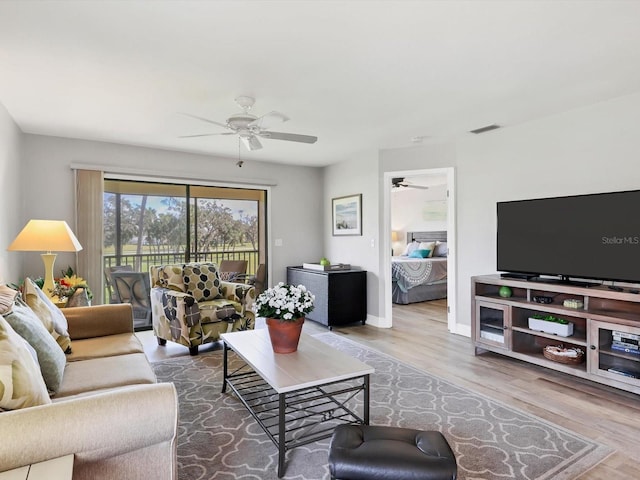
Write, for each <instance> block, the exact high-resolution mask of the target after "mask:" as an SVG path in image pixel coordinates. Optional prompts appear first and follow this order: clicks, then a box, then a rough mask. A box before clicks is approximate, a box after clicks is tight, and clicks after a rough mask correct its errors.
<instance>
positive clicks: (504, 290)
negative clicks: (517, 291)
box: [498, 285, 513, 298]
mask: <svg viewBox="0 0 640 480" xmlns="http://www.w3.org/2000/svg"><path fill="white" fill-rule="evenodd" d="M498 295H500V296H501V297H503V298H509V297H510V296H511V295H513V292H512V291H511V289H510V288H509V287H507V286H504V285H503V286H502V287H500V290H498Z"/></svg>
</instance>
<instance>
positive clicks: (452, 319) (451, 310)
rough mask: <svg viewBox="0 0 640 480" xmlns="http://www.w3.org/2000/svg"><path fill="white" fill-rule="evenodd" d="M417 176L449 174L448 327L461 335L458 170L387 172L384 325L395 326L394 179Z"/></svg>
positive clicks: (384, 238)
mask: <svg viewBox="0 0 640 480" xmlns="http://www.w3.org/2000/svg"><path fill="white" fill-rule="evenodd" d="M417 175H445V176H446V178H447V197H448V198H447V246H448V247H449V255H448V257H447V327H448V329H449V331H450V332H451V333H458V331H457V322H456V318H457V317H456V304H457V291H456V278H457V248H456V247H457V242H456V219H455V213H456V208H455V200H456V195H455V168H454V167H446V168H428V169H421V170H397V171H393V172H384V175H383V181H384V187H383V203H384V204H383V218H382V220H383V222H382V223H383V236H382V239H383V241H382V243H383V250H382V251H383V265H384V269H383V271H384V285H385V289H384V304H385V312H384V322H383V323H384V325H380V326H382V327H387V328H389V327H391V326H393V304H392V301H391V284H392V282H391V180H392V179H393V178H395V177H411V176H417Z"/></svg>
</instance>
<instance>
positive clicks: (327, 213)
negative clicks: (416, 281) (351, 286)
mask: <svg viewBox="0 0 640 480" xmlns="http://www.w3.org/2000/svg"><path fill="white" fill-rule="evenodd" d="M324 173H325V176H324V197H325V199H324V202H323V203H324V221H323V232H324V252H325V253H324V254H323V255H324V256H325V257H327V258H328V259H329V260H330V261H331V262H332V263H349V264H351V265H353V266H357V267H359V268H361V269H363V270H367V314H368V317H369V318H368V320H367V321H368V322H369V323H370V324H373V325H375V324H376V323H377V317H379V315H380V312H381V310H380V293H379V292H380V281H381V279H380V264H379V253H380V234H379V232H380V224H379V221H378V211H379V207H380V206H379V201H380V197H379V195H380V189H379V180H378V152H377V151H367V152H361V153H360V154H359V155H356V156H354V158H352V159H351V160H347V161H344V162H341V163H338V164H335V165H331V166H329V167H326V168H325V172H324ZM353 194H362V236H344V237H334V236H333V235H332V225H331V217H332V209H331V199H332V198H336V197H344V196H346V195H353ZM382 312H384V310H382Z"/></svg>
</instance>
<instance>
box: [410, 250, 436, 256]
mask: <svg viewBox="0 0 640 480" xmlns="http://www.w3.org/2000/svg"><path fill="white" fill-rule="evenodd" d="M430 254H431V250H423V249H421V248H419V249H418V250H414V251H413V252H411V253H410V254H409V258H428V257H429V255H430Z"/></svg>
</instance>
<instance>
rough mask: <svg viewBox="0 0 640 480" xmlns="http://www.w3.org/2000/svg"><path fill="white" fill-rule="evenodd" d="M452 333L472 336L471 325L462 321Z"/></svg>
mask: <svg viewBox="0 0 640 480" xmlns="http://www.w3.org/2000/svg"><path fill="white" fill-rule="evenodd" d="M451 333H455V334H456V335H462V336H463V337H468V338H471V325H462V324H460V323H456V325H455V329H454V330H452V331H451Z"/></svg>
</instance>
